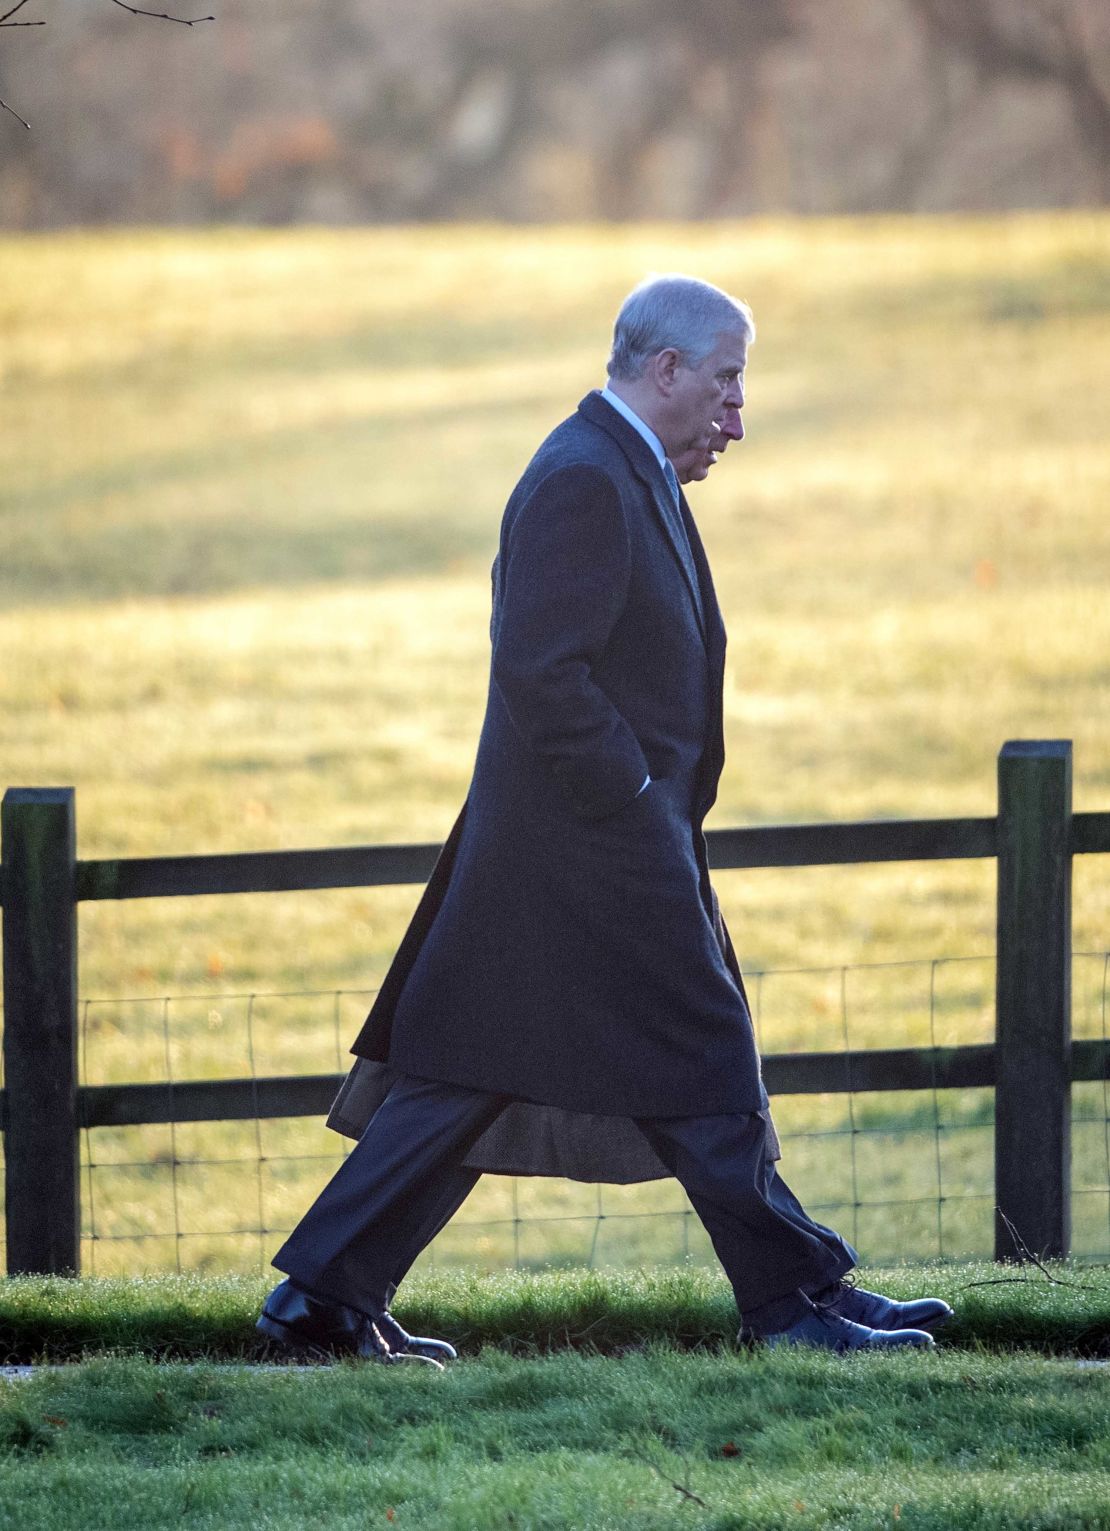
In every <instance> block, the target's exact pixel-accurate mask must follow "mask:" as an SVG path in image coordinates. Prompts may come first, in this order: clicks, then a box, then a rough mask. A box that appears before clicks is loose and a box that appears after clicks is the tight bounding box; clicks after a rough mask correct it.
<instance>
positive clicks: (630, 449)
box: [578, 388, 708, 640]
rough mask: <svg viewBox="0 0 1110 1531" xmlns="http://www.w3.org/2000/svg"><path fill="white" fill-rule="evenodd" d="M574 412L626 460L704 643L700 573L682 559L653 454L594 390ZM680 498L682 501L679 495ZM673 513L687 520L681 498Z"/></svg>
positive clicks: (676, 532) (664, 489) (664, 486)
mask: <svg viewBox="0 0 1110 1531" xmlns="http://www.w3.org/2000/svg"><path fill="white" fill-rule="evenodd" d="M578 412H579V414H580V415H582V416H584V417H585V419H587V420H589V421H590V423H591V424H592V425H597V426H600V428H601V429H602V430H603V431H605V432H606V433H607V434H608V435H610V436H611V437H612V438H613V440H614V441H615V442H616V443H617V445H618V446H619V447H620V449H621V451H622V452H623V453H624V455H625V457H627V459H628V463H629V466H630V467H631V469H632V471H633V473H635V475H636V477H637V478H638V479H640V481H641V482H642V483H643V485H644V488H645V489H646V490H647V492H648V497H649V499H650V500H651V505H652V509H653V510H654V511H655V517H656V520H657V521H658V522H659V524H660V526H661V527H662V529H663V533H664V535H665V536H666V539H667V541H668V543H669V544H670V548H671V552H672V553H673V554H674V556H675V558H676V560H677V562H678V566H679V568H680V569H681V570H682V576H683V578H684V579H685V581H686V587H687V589H688V590H689V592H690V599H691V601H692V602H693V605H694V616H695V619H696V621H697V623H698V626H699V628H701V631H702V637H703V638H705V639H707V640H708V633H707V632H706V629H705V626H704V623H703V619H702V602H701V599H700V592H699V591H698V588H697V586H696V584H695V583H694V581H695V579H696V577H697V574H698V573H700V570H697V569H696V565H695V569H691V566H690V560H689V558H688V557H684V556H683V549H682V548H681V546H680V545H679V541H678V538H679V531H678V528H677V527H676V526H675V522H674V517H675V514H676V512H675V511H673V510H672V509H671V506H670V490H669V489H668V488H667V482H666V480H665V479H664V477H663V472H662V469H661V468H660V466H659V464H658V462H657V461H656V459H655V454H654V452H652V450H651V448H650V447H649V446H648V444H647V442H646V441H645V440H644V438H643V437H642V436H641V435H640V433H639V431H637V430H634V429H633V427H632V426H631V425H629V423H628V421H627V420H626V419H625V418H624V416H623V415H620V414H618V413H617V411H616V410H615V409H614V408H613V406H612V405H611V404H609V403H607V402H606V400H605V399H603V398H602V396H601V392H600V390H599V389H596V388H595V389H594V390H593V391H592V392H591V393H588V394H587V395H586V397H585V398H584V399H583V400H582V402H581V403H580V404H579V406H578ZM680 498H682V497H681V495H680ZM677 514H678V515H679V516H682V518H683V520H684V521H685V520H687V518H689V517H690V511H689V509H688V508H687V507H686V502H685V499H684V498H682V508H681V509H680V510H679V511H678V512H677ZM703 556H704V555H703Z"/></svg>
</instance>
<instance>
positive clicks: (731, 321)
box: [608, 272, 755, 382]
mask: <svg viewBox="0 0 1110 1531" xmlns="http://www.w3.org/2000/svg"><path fill="white" fill-rule="evenodd" d="M730 330H731V331H736V332H739V333H740V334H743V335H744V336H745V337H746V339H747V341H748V343H749V344H751V342H752V341H754V340H755V320H754V319H753V318H752V311H751V309H750V308H749V307H748V305H747V304H746V303H742V302H741V301H740V299H739V298H731V297H729V295H728V293H727V292H722V291H721V289H720V288H719V287H714V286H713V285H712V284H711V283H710V282H699V281H698V280H697V278H696V277H692V276H682V275H680V274H679V273H677V272H676V273H672V274H670V275H668V276H649V277H648V278H647V279H646V280H645V281H643V282H641V283H640V285H639V286H638V287H634V288H633V289H632V291H631V292H630V293H629V294H628V296H627V298H625V300H624V302H623V303H622V304H621V307H620V312H619V313H618V315H617V322H616V324H615V325H614V326H613V349H612V352H611V353H610V356H609V366H608V372H609V376H610V377H611V378H614V379H624V380H625V381H627V382H631V381H633V380H634V379H635V378H638V377H642V376H643V371H644V368H645V367H646V366H647V363H648V361H649V360H650V359H651V357H653V356H657V355H658V354H659V352H660V351H666V350H668V349H673V350H675V351H677V352H679V354H680V355H681V357H682V360H683V363H684V365H686V366H689V367H696V366H698V365H699V364H700V363H701V362H703V361H704V360H705V358H706V357H707V356H708V355H709V353H710V351H712V349H713V347H714V346H715V345H716V344H717V338H718V336H719V335H721V334H722V333H723V332H725V331H730Z"/></svg>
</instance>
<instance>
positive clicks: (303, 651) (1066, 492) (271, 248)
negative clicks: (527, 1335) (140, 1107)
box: [0, 0, 1110, 1271]
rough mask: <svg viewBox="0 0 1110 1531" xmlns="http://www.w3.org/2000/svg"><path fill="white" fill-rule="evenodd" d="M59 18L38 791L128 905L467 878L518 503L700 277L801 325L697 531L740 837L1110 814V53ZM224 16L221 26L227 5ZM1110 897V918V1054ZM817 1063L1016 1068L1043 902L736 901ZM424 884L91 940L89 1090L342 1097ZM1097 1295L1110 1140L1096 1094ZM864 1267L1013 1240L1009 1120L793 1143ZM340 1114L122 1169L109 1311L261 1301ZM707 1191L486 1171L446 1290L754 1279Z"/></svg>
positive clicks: (14, 670) (34, 151)
mask: <svg viewBox="0 0 1110 1531" xmlns="http://www.w3.org/2000/svg"><path fill="white" fill-rule="evenodd" d="M212 3H213V8H214V11H215V18H216V19H215V20H214V21H211V22H206V23H203V24H198V25H196V26H194V27H192V28H186V27H183V26H179V25H174V24H172V23H170V22H166V21H159V20H155V19H152V18H147V17H136V16H131V15H128V14H127V12H126V11H125V10H124V9H122V8H121V7H119V6H116V5H112V4H111V3H109V0H83V3H82V4H81V5H80V6H77V5H74V4H69V5H66V4H62V3H59V0H28V4H27V5H26V6H24V7H23V9H22V10H21V11H20V13H19V16H17V17H13V18H12V19H13V20H20V19H33V18H40V19H43V20H45V21H46V22H47V23H48V24H47V25H46V26H44V27H41V28H34V29H28V30H24V31H17V30H14V29H6V28H5V29H3V31H4V35H3V37H2V38H0V97H2V98H3V100H4V101H5V102H7V103H8V105H9V106H10V107H11V108H12V109H13V110H14V111H18V112H20V113H21V114H22V116H24V117H26V118H27V119H28V120H29V121H30V122H31V124H32V127H31V130H30V131H28V130H26V129H25V128H23V127H22V126H21V125H20V123H19V122H18V121H17V120H16V118H15V117H14V116H13V115H12V114H11V113H10V112H7V113H0V223H2V226H3V227H2V231H0V420H2V429H0V761H2V762H3V771H2V775H3V781H2V782H0V786H7V785H12V786H35V785H72V786H75V787H76V788H77V818H78V853H79V855H81V856H82V857H87V858H93V857H116V856H148V855H176V854H186V853H190V852H207V851H213V852H216V851H227V852H233V851H246V850H266V849H276V848H286V847H299V846H327V845H342V844H369V843H377V842H383V841H401V842H413V841H434V840H438V839H442V837H443V836H444V835H445V834H446V832H447V830H448V828H449V827H450V824H451V822H452V820H453V818H454V816H455V813H456V812H457V809H458V806H459V804H460V802H461V801H462V798H463V796H464V794H465V792H466V787H467V782H468V779H469V774H470V769H471V764H472V761H473V754H474V747H475V743H476V740H477V734H478V729H479V727H480V722H481V716H482V709H483V705H484V699H485V687H486V679H487V666H488V638H487V625H488V615H489V568H490V562H491V560H492V557H493V554H494V552H495V550H496V543H497V533H498V525H499V521H500V515H501V510H502V507H503V505H504V502H505V499H506V497H507V495H508V493H509V491H510V490H511V488H512V485H513V483H514V482H515V480H516V478H517V477H518V475H519V473H520V472H521V470H522V469H523V467H524V465H525V463H526V462H527V460H528V458H529V456H530V455H531V453H532V451H533V450H534V449H535V446H536V445H537V444H538V442H539V440H540V439H541V438H542V437H543V435H545V434H546V432H547V431H548V430H550V429H551V428H552V427H553V426H554V425H555V424H556V423H557V422H558V421H559V420H560V419H562V418H563V417H564V416H565V415H566V414H567V413H568V412H569V411H570V410H571V409H572V408H573V406H574V404H575V403H576V402H577V400H578V399H579V398H580V397H581V395H582V394H583V393H585V392H586V390H587V389H589V388H591V387H595V386H597V385H598V384H599V383H600V382H601V381H602V380H603V368H604V360H605V356H606V354H607V349H608V341H609V334H610V329H611V324H612V318H613V315H614V313H615V310H616V308H617V305H618V303H619V302H620V299H621V297H622V296H623V295H624V293H625V292H626V291H627V290H628V289H629V288H630V287H631V286H632V285H633V284H634V283H635V282H637V281H638V280H640V279H641V277H642V276H643V275H644V274H645V273H646V272H647V271H649V270H668V269H681V270H688V271H691V272H694V273H695V274H697V275H700V276H704V277H706V278H708V279H709V280H712V281H714V282H717V283H719V284H720V285H722V286H724V287H726V288H728V289H730V290H733V291H735V292H736V293H737V294H739V295H740V296H743V297H745V298H747V299H748V300H749V301H750V302H751V303H752V305H753V307H754V310H755V314H756V318H757V323H758V325H759V339H758V343H757V345H756V346H755V348H754V350H753V352H752V356H751V361H750V366H749V375H748V399H749V402H748V406H747V409H746V411H745V419H746V422H747V428H748V437H747V439H746V440H745V441H744V443H743V444H742V445H741V446H738V447H733V448H732V449H731V450H730V451H729V453H728V455H727V456H726V457H725V458H724V459H723V460H722V461H721V462H720V463H719V464H718V465H717V467H715V468H714V469H713V472H712V474H711V476H710V478H709V480H708V482H706V483H705V484H704V485H701V486H696V487H695V489H694V490H693V491H692V492H691V502H692V505H693V509H694V513H695V515H696V516H697V519H698V522H699V525H700V527H701V530H702V534H703V537H704V540H705V542H706V546H707V549H708V552H709V556H710V560H711V563H712V566H713V570H714V575H715V578H716V582H717V587H718V594H719V596H720V600H721V604H722V608H723V610H724V614H725V619H726V623H727V625H728V628H729V633H730V648H729V667H728V675H727V680H726V695H725V708H726V719H725V721H726V733H727V745H728V751H729V760H728V765H727V767H726V771H725V776H724V779H723V781H722V787H721V795H720V799H719V802H718V806H717V808H716V809H715V811H714V814H713V816H712V819H711V821H710V826H709V827H726V826H730V825H740V824H757V823H790V822H811V821H816V820H851V819H864V818H882V817H904V818H925V817H944V816H960V815H971V814H984V815H987V814H991V813H993V812H994V810H995V803H996V791H995V761H996V757H997V753H998V750H999V748H1000V747H1001V745H1002V744H1003V742H1004V741H1005V740H1006V739H1009V738H1021V737H1026V738H1036V737H1050V738H1051V737H1061V738H1069V739H1072V740H1073V741H1074V743H1075V804H1076V807H1077V809H1081V810H1082V809H1091V810H1105V809H1107V808H1110V663H1108V656H1110V598H1108V591H1110V516H1108V515H1107V506H1108V504H1110V447H1108V431H1107V425H1108V420H1110V411H1108V407H1107V406H1108V398H1107V369H1106V356H1107V354H1108V351H1110V213H1108V212H1107V210H1106V202H1107V198H1108V193H1110V8H1108V7H1107V6H1106V5H1105V4H1104V3H1101V0H1099V3H1096V0H866V3H862V0H860V3H857V0H835V3H816V0H731V3H729V0H682V3H681V4H669V3H666V4H665V3H662V0H589V3H586V0H567V3H565V4H561V5H558V6H551V5H540V4H539V3H533V0H465V3H464V0H406V3H405V4H400V3H397V0H328V3H326V4H320V5H316V6H311V7H308V6H304V5H293V4H290V3H287V0H267V3H266V4H265V5H263V4H261V3H247V0H212ZM182 14H191V13H185V12H183V13H182ZM1108 860H1110V858H1107V857H1102V856H1085V857H1080V858H1078V859H1077V862H1076V869H1075V896H1074V920H1075V946H1076V952H1077V955H1076V959H1075V979H1074V991H1075V1015H1074V1029H1075V1034H1076V1035H1077V1036H1085V1037H1089V1038H1094V1037H1105V1036H1106V1035H1107V1029H1108V1012H1110V1000H1108V993H1110V976H1108V975H1110V957H1108V955H1107V954H1108V951H1110V867H1108V866H1107V864H1106V863H1107V861H1108ZM717 885H718V891H719V893H720V896H721V901H722V905H723V907H724V910H725V913H726V917H727V919H728V922H729V925H730V929H731V931H732V934H733V937H734V940H735V942H736V945H737V948H738V950H739V952H740V955H741V960H742V962H743V964H744V966H745V968H746V970H747V972H748V974H749V976H750V979H751V984H752V989H753V995H754V997H755V1001H756V1005H757V1009H758V1021H759V1026H760V1033H761V1041H762V1044H763V1046H764V1048H765V1050H767V1051H790V1050H794V1049H805V1050H827V1051H829V1052H830V1053H834V1054H838V1055H842V1054H843V1052H844V1051H845V1049H849V1050H850V1049H858V1048H868V1047H895V1046H927V1045H930V1044H934V1043H935V1044H937V1045H948V1044H956V1043H965V1042H966V1043H976V1042H986V1041H989V1040H990V1039H991V1037H992V1035H993V1007H994V995H993V967H992V953H993V946H994V914H995V911H994V868H993V865H992V864H991V863H989V862H976V861H966V862H953V863H943V862H936V863H910V864H905V865H880V866H859V867H831V868H812V869H807V868H802V869H797V870H793V871H789V872H781V871H758V872H748V873H741V872H728V873H723V874H721V875H720V877H719V878H718V879H717ZM418 893H419V889H418V888H414V887H401V888H384V889H369V888H367V889H346V890H338V891H334V892H322V893H310V894H309V893H305V894H268V895H254V896H239V897H225V898H214V897H204V898H192V899H166V900H147V901H139V902H133V903H118V904H113V903H111V902H101V903H96V904H83V905H82V906H81V911H80V938H81V952H80V964H81V996H82V1000H81V1003H82V1009H81V1028H82V1029H81V1046H82V1053H81V1057H82V1077H83V1079H84V1080H85V1081H86V1082H88V1083H93V1084H102V1083H103V1084H107V1083H115V1082H128V1081H148V1080H164V1079H167V1078H170V1079H178V1080H180V1079H198V1078H214V1077H245V1076H250V1075H255V1076H258V1075H272V1074H281V1073H290V1074H302V1073H327V1072H330V1071H332V1070H341V1069H342V1068H343V1067H344V1066H345V1061H346V1047H347V1044H348V1042H349V1040H350V1038H351V1037H353V1035H354V1034H355V1032H356V1031H357V1029H358V1026H359V1024H360V1021H361V1018H362V1015H363V1014H364V1012H365V1009H366V1006H367V1004H368V1003H369V1000H370V998H371V997H372V993H373V990H374V988H375V986H376V984H377V983H378V981H379V980H380V978H381V975H382V973H383V972H384V971H385V968H386V967H387V965H388V963H389V960H390V958H391V956H392V953H393V951H394V950H395V948H396V945H397V942H398V940H399V939H400V935H401V932H402V931H403V929H404V927H405V924H406V922H407V919H408V917H409V915H410V913H411V911H412V908H413V906H414V904H415V902H416V898H417V896H418ZM1074 1107H1075V1126H1074V1137H1073V1154H1074V1166H1075V1169H1074V1187H1073V1189H1074V1192H1075V1225H1076V1249H1077V1252H1079V1253H1081V1254H1085V1255H1088V1256H1097V1255H1100V1254H1101V1255H1105V1254H1107V1253H1110V1102H1108V1099H1107V1088H1106V1087H1105V1086H1104V1085H1102V1084H1090V1085H1083V1086H1081V1087H1077V1089H1076V1093H1075V1102H1074ZM775 1108H776V1117H777V1119H778V1122H779V1127H780V1131H781V1133H782V1135H783V1138H784V1144H785V1152H786V1168H787V1175H788V1178H789V1179H790V1181H791V1183H792V1184H793V1185H794V1186H795V1189H796V1190H798V1191H799V1193H800V1194H801V1195H802V1196H803V1198H804V1199H805V1200H806V1201H807V1202H809V1203H810V1204H812V1205H813V1206H814V1207H815V1208H819V1209H823V1211H824V1213H825V1216H826V1220H828V1221H833V1222H836V1223H837V1224H838V1225H840V1226H843V1227H844V1229H845V1231H846V1232H847V1233H848V1235H849V1236H850V1237H853V1238H855V1239H856V1240H857V1241H858V1242H859V1243H860V1245H861V1247H862V1249H863V1251H864V1254H865V1256H866V1257H867V1258H870V1259H878V1258H900V1257H905V1258H920V1257H922V1256H931V1257H935V1256H937V1255H941V1256H944V1257H950V1256H959V1255H960V1254H969V1253H984V1252H989V1250H990V1247H991V1208H992V1203H993V1197H992V1152H993V1149H992V1143H993V1138H992V1123H993V1098H992V1096H991V1092H990V1091H976V1090H968V1091H960V1092H930V1091H924V1092H917V1093H911V1094H894V1093H891V1094H889V1095H869V1096H867V1097H863V1096H857V1097H852V1096H850V1095H849V1096H843V1095H829V1096H828V1097H812V1096H811V1097H798V1098H795V1099H792V1100H790V1099H779V1100H777V1101H776V1103H775ZM340 1151H341V1148H340V1144H339V1142H338V1141H337V1140H336V1139H335V1137H334V1136H333V1135H331V1134H329V1133H328V1132H326V1130H325V1129H324V1128H323V1126H322V1125H321V1124H320V1123H319V1122H318V1121H316V1120H289V1121H277V1122H256V1123H228V1124H211V1125H190V1126H188V1127H186V1126H185V1125H184V1124H177V1125H171V1126H158V1127H145V1128H123V1129H97V1130H96V1131H93V1132H89V1133H86V1134H84V1137H83V1142H82V1165H83V1177H84V1202H83V1206H84V1217H85V1234H86V1238H85V1249H84V1258H85V1262H86V1267H87V1268H89V1269H93V1270H102V1271H103V1270H124V1271H133V1270H141V1269H147V1268H161V1267H165V1266H169V1267H171V1268H172V1267H173V1266H175V1265H177V1266H182V1267H189V1266H202V1267H205V1268H212V1269H224V1268H228V1267H230V1266H235V1267H245V1268H251V1269H257V1268H260V1267H261V1266H264V1264H265V1262H266V1260H267V1259H268V1255H269V1252H270V1251H272V1249H273V1248H274V1247H276V1244H277V1242H278V1240H279V1236H280V1232H281V1230H282V1229H283V1228H287V1227H289V1226H291V1224H292V1223H293V1222H294V1221H295V1220H296V1218H297V1217H298V1216H299V1214H300V1211H301V1210H302V1209H303V1207H304V1206H305V1204H306V1202H307V1200H308V1199H309V1197H310V1195H311V1194H312V1193H313V1191H314V1190H315V1188H316V1187H317V1186H318V1185H319V1184H321V1183H322V1181H323V1179H324V1178H325V1176H326V1175H327V1174H328V1173H329V1172H330V1170H331V1168H332V1167H333V1166H334V1163H335V1162H336V1160H337V1157H338V1155H339V1153H340ZM699 1241H700V1234H699V1231H698V1228H697V1225H696V1222H694V1221H693V1220H692V1218H691V1215H690V1212H689V1208H688V1207H687V1206H686V1205H685V1203H684V1200H683V1198H682V1197H681V1195H680V1194H679V1193H678V1191H677V1188H676V1187H675V1186H674V1184H673V1183H666V1182H664V1183H660V1184H657V1185H653V1186H648V1187H644V1188H639V1189H637V1188H631V1189H625V1190H614V1189H613V1188H608V1187H606V1188H602V1189H600V1190H599V1189H598V1188H595V1187H581V1186H571V1185H566V1184H561V1183H551V1182H544V1181H536V1182H519V1183H518V1182H510V1181H504V1180H496V1179H493V1178H488V1179H487V1180H486V1181H485V1182H483V1184H482V1185H481V1186H480V1187H479V1188H478V1190H477V1191H476V1192H475V1194H474V1196H473V1197H472V1199H471V1201H470V1202H469V1203H468V1205H467V1206H466V1207H465V1208H464V1209H463V1211H462V1213H460V1216H459V1218H458V1219H457V1220H456V1223H455V1224H453V1225H452V1226H451V1227H450V1228H449V1229H448V1230H446V1232H445V1233H444V1234H443V1235H442V1236H441V1239H440V1240H438V1241H437V1244H436V1245H435V1246H433V1250H432V1251H431V1253H430V1255H429V1257H428V1258H429V1259H432V1260H436V1259H439V1260H452V1261H458V1262H461V1263H478V1264H486V1265H488V1266H490V1267H491V1268H495V1267H497V1266H498V1265H500V1264H503V1263H504V1262H505V1261H506V1260H510V1261H511V1260H514V1259H515V1260H517V1261H518V1262H519V1263H522V1264H544V1263H549V1262H551V1261H558V1262H562V1263H576V1262H579V1261H583V1260H593V1261H597V1262H603V1263H643V1262H644V1261H645V1260H651V1259H674V1258H686V1257H690V1258H694V1257H697V1258H709V1254H708V1251H707V1249H706V1248H705V1246H704V1244H703V1243H702V1242H699Z"/></svg>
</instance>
